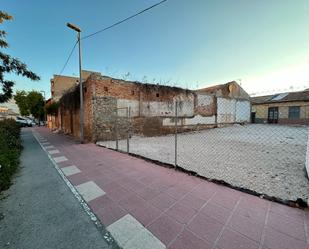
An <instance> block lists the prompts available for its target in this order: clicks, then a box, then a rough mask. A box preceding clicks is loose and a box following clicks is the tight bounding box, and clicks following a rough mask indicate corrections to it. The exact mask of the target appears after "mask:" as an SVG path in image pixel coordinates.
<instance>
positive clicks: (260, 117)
mask: <svg viewBox="0 0 309 249" xmlns="http://www.w3.org/2000/svg"><path fill="white" fill-rule="evenodd" d="M251 102H252V113H251V118H252V123H275V124H277V123H278V124H307V125H308V124H309V89H307V90H305V91H301V92H287V93H279V94H273V95H267V96H259V97H253V98H251Z"/></svg>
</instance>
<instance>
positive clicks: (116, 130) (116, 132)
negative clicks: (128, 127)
mask: <svg viewBox="0 0 309 249" xmlns="http://www.w3.org/2000/svg"><path fill="white" fill-rule="evenodd" d="M115 117H116V118H115V136H116V150H117V151H118V124H117V122H118V121H117V119H118V109H116V115H115Z"/></svg>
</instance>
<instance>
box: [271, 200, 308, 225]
mask: <svg viewBox="0 0 309 249" xmlns="http://www.w3.org/2000/svg"><path fill="white" fill-rule="evenodd" d="M270 212H272V213H276V214H279V215H285V216H289V217H291V218H293V219H294V220H295V221H298V222H300V223H302V222H303V220H304V216H305V212H304V211H303V210H301V209H298V208H292V207H288V206H285V205H282V204H279V203H271V206H270Z"/></svg>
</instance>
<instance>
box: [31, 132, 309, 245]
mask: <svg viewBox="0 0 309 249" xmlns="http://www.w3.org/2000/svg"><path fill="white" fill-rule="evenodd" d="M34 132H35V133H36V134H37V135H38V138H39V140H40V142H41V144H42V146H43V147H44V148H45V150H46V151H47V152H48V153H49V154H50V156H51V157H52V158H53V160H54V161H55V162H56V163H57V164H58V166H59V167H60V168H61V170H62V171H63V173H64V174H65V175H66V176H67V178H68V179H69V180H70V182H71V183H72V184H73V185H74V186H75V187H76V189H77V190H78V191H79V193H80V194H81V195H82V196H83V197H84V199H85V200H86V201H87V203H88V204H89V206H90V207H91V208H92V210H93V212H94V213H95V214H96V215H97V217H98V218H99V219H100V220H101V222H102V223H103V224H104V225H105V226H106V227H107V230H109V231H110V233H111V234H112V235H113V236H114V238H115V239H116V240H117V242H118V244H119V245H120V246H122V247H123V248H132V249H133V248H139V249H144V248H147V249H148V248H152V249H161V248H162V249H163V248H170V249H210V248H211V249H241V248H242V249H258V248H259V249H308V248H309V243H308V241H309V231H308V230H309V213H308V211H303V210H300V209H296V208H290V207H287V206H284V205H281V204H277V203H273V202H269V201H266V200H263V199H260V198H258V197H254V196H251V195H248V194H245V193H242V192H239V191H235V190H232V189H230V188H227V187H223V186H220V185H217V184H213V183H210V182H207V181H204V180H201V179H199V178H196V177H193V176H189V175H187V174H184V173H182V172H177V171H175V170H173V169H167V168H164V167H161V166H157V165H155V164H152V163H149V162H146V161H144V160H141V159H138V158H134V157H131V156H128V155H125V154H122V153H118V152H115V151H111V150H108V149H105V148H101V147H98V146H96V145H94V144H83V145H81V144H78V143H77V142H74V141H73V140H72V139H71V138H69V137H67V136H65V135H59V134H53V133H51V132H49V131H48V130H47V129H46V128H36V129H34Z"/></svg>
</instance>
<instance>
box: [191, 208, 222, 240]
mask: <svg viewBox="0 0 309 249" xmlns="http://www.w3.org/2000/svg"><path fill="white" fill-rule="evenodd" d="M222 227H223V225H222V224H221V223H219V222H218V221H217V220H215V219H214V218H211V217H208V216H205V215H202V214H198V215H197V216H196V217H194V219H193V220H192V221H191V222H190V223H189V225H188V226H187V228H188V229H189V230H190V231H192V232H193V233H195V234H197V235H198V236H199V237H201V238H203V239H206V240H207V241H208V242H210V243H211V244H213V243H214V242H215V240H216V239H217V237H218V235H219V233H220V231H221V230H222Z"/></svg>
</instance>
